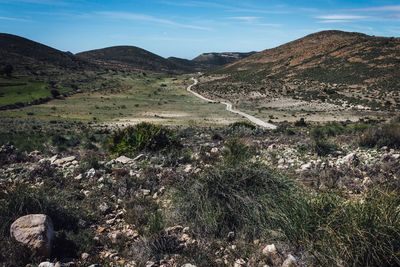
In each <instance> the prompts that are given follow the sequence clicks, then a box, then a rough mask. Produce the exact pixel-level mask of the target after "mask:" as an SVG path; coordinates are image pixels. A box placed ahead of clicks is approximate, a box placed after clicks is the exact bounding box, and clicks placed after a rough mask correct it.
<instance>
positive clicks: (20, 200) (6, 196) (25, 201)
mask: <svg viewBox="0 0 400 267" xmlns="http://www.w3.org/2000/svg"><path fill="white" fill-rule="evenodd" d="M69 194H70V193H66V195H69ZM75 205H76V203H72V202H71V199H67V198H66V197H65V196H64V195H62V194H61V193H60V192H59V191H57V190H55V188H54V187H53V189H51V188H41V189H35V188H30V187H28V186H26V185H20V184H17V185H16V186H15V187H13V188H10V187H9V186H7V187H6V186H4V188H0V221H1V222H2V224H1V227H0V259H2V258H4V259H6V263H7V264H6V266H13V261H16V259H15V258H14V259H13V258H10V257H9V255H8V253H10V252H12V250H13V249H14V248H8V249H3V248H4V247H5V248H7V246H9V245H12V246H16V247H15V248H18V247H19V246H17V245H16V244H14V243H13V242H12V241H11V240H10V237H9V236H10V234H9V228H10V225H11V223H12V222H13V221H14V220H16V219H17V218H19V217H21V216H24V215H27V214H37V213H41V214H46V215H48V216H49V217H50V218H51V219H52V221H53V223H54V230H55V231H56V233H57V239H56V241H55V250H54V251H53V256H54V257H57V258H65V257H77V256H78V255H79V254H80V253H82V252H83V250H84V249H86V248H89V247H90V248H94V241H93V234H92V232H90V231H87V232H82V229H80V225H79V221H80V220H89V216H88V215H87V214H86V213H85V212H84V211H83V210H82V209H81V208H79V209H78V208H76V207H74V206H75ZM62 232H64V233H65V235H62V234H61V233H62ZM84 236H86V238H84ZM74 240H75V241H76V240H79V241H77V242H74ZM14 250H16V249H14ZM87 251H89V250H87ZM87 251H86V252H87ZM21 252H24V250H21ZM4 253H5V254H4ZM24 253H25V252H24ZM17 255H18V254H17ZM28 255H29V257H23V258H21V259H18V262H19V263H20V265H18V266H24V265H25V264H27V263H29V262H31V261H30V256H31V255H30V254H29V253H28ZM21 256H22V254H21ZM21 261H23V262H24V264H22V263H21Z"/></svg>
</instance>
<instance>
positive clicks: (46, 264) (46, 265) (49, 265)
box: [38, 261, 55, 267]
mask: <svg viewBox="0 0 400 267" xmlns="http://www.w3.org/2000/svg"><path fill="white" fill-rule="evenodd" d="M38 267H55V266H54V263H52V262H48V261H45V262H41V263H40V264H39V266H38Z"/></svg>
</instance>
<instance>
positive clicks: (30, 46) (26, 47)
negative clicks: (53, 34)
mask: <svg viewBox="0 0 400 267" xmlns="http://www.w3.org/2000/svg"><path fill="white" fill-rule="evenodd" d="M6 65H11V66H13V69H14V71H15V72H16V73H20V74H27V75H29V74H43V72H45V73H49V72H59V71H61V70H67V69H68V70H69V71H74V70H82V69H87V68H92V67H93V65H92V64H90V63H89V62H87V61H85V60H82V59H80V58H77V57H75V56H74V55H73V54H72V53H69V52H62V51H59V50H57V49H54V48H51V47H49V46H46V45H43V44H40V43H38V42H35V41H32V40H29V39H26V38H23V37H19V36H16V35H12V34H6V33H0V66H6Z"/></svg>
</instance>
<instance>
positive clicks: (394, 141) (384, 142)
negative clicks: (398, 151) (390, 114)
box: [359, 123, 400, 148]
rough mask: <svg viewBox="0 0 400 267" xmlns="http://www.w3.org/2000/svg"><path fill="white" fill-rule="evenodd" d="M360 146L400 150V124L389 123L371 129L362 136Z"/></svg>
mask: <svg viewBox="0 0 400 267" xmlns="http://www.w3.org/2000/svg"><path fill="white" fill-rule="evenodd" d="M359 144H360V145H361V146H364V147H382V146H387V147H389V148H400V124H399V123H389V124H384V125H382V126H377V127H373V128H369V129H367V130H366V131H365V132H364V133H363V134H362V135H361V137H360V139H359Z"/></svg>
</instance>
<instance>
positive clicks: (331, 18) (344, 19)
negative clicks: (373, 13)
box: [315, 14, 369, 23]
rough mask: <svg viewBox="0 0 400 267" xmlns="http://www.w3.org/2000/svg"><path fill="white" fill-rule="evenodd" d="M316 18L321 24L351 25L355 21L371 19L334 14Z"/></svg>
mask: <svg viewBox="0 0 400 267" xmlns="http://www.w3.org/2000/svg"><path fill="white" fill-rule="evenodd" d="M315 18H317V19H319V21H318V22H319V23H350V22H353V21H359V20H365V19H368V18H369V17H367V16H359V15H348V14H334V15H322V16H317V17H315Z"/></svg>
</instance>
